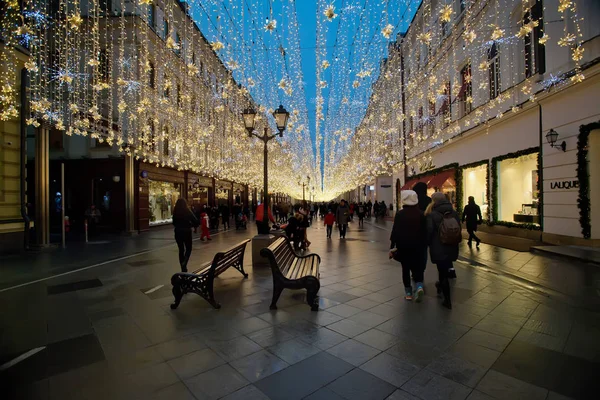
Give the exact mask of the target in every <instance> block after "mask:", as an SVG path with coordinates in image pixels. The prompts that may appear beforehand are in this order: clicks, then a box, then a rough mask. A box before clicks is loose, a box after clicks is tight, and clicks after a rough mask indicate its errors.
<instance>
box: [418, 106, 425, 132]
mask: <svg viewBox="0 0 600 400" xmlns="http://www.w3.org/2000/svg"><path fill="white" fill-rule="evenodd" d="M423 125H425V120H424V119H423V107H419V119H418V120H417V134H418V135H419V136H421V135H423Z"/></svg>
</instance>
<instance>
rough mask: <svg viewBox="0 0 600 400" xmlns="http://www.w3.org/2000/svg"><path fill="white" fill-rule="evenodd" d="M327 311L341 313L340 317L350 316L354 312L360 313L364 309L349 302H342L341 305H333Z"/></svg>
mask: <svg viewBox="0 0 600 400" xmlns="http://www.w3.org/2000/svg"><path fill="white" fill-rule="evenodd" d="M327 311H328V312H331V313H334V314H336V315H339V316H340V317H344V318H348V317H350V316H352V315H354V314H358V313H359V312H361V311H362V310H361V309H360V308H356V307H352V306H349V305H347V304H340V305H339V306H335V307H331V308H330V309H328V310H327Z"/></svg>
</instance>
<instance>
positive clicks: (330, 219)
mask: <svg viewBox="0 0 600 400" xmlns="http://www.w3.org/2000/svg"><path fill="white" fill-rule="evenodd" d="M334 222H335V215H333V212H332V211H331V209H330V210H329V212H328V213H327V215H326V216H325V223H324V225H325V226H327V239H331V231H332V230H333V223H334Z"/></svg>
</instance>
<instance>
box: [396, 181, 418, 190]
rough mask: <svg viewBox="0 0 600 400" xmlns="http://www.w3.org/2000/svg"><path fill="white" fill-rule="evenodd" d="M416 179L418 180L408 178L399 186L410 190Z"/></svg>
mask: <svg viewBox="0 0 600 400" xmlns="http://www.w3.org/2000/svg"><path fill="white" fill-rule="evenodd" d="M417 181H418V179H409V180H407V181H406V183H405V184H404V186H402V187H401V188H400V190H410V189H412V187H413V185H414V184H415V183H417Z"/></svg>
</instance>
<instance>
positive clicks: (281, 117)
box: [242, 105, 290, 234]
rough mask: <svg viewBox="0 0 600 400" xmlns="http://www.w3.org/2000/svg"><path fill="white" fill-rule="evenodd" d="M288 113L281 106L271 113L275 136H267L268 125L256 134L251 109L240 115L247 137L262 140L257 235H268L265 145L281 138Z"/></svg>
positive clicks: (254, 118)
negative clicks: (261, 211) (260, 194)
mask: <svg viewBox="0 0 600 400" xmlns="http://www.w3.org/2000/svg"><path fill="white" fill-rule="evenodd" d="M289 115H290V114H289V113H288V112H287V111H286V110H285V108H283V106H282V105H280V106H279V108H278V109H277V110H275V111H274V112H273V117H275V124H276V125H277V130H278V131H279V133H278V134H276V135H269V128H268V125H267V124H265V128H264V132H263V134H262V135H259V134H257V133H256V130H255V125H256V111H254V109H252V108H248V109H246V110H244V112H243V113H242V117H243V118H244V126H245V128H246V131H247V132H248V136H250V137H252V136H255V137H257V138H259V139H260V140H262V142H263V144H264V149H263V174H264V176H263V184H264V185H263V211H264V215H263V220H262V225H260V226H259V232H258V233H259V234H268V233H269V230H270V228H269V182H268V153H269V151H268V149H267V143H269V142H270V141H271V140H272V139H275V138H276V137H277V136H279V137H283V131H285V128H286V126H287V120H288V117H289Z"/></svg>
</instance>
